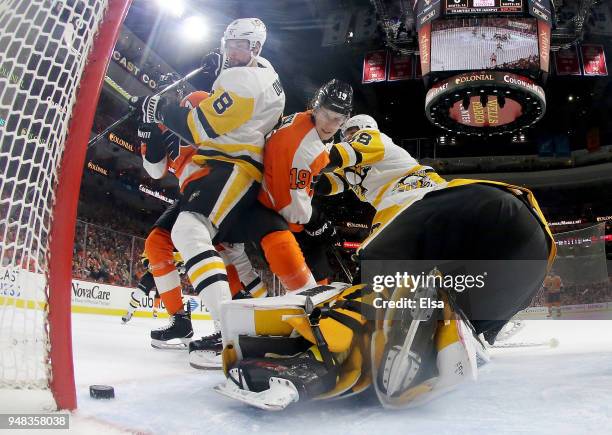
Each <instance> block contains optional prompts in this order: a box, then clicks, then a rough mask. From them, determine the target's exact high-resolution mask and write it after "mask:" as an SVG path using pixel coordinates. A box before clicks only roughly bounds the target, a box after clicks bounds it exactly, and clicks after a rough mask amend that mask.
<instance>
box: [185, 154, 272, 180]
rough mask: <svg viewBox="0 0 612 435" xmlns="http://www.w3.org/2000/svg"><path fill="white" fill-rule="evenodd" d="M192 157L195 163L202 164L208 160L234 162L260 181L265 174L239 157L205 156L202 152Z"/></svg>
mask: <svg viewBox="0 0 612 435" xmlns="http://www.w3.org/2000/svg"><path fill="white" fill-rule="evenodd" d="M191 159H192V160H193V163H195V164H196V165H200V166H204V165H206V161H207V160H218V161H221V162H227V163H232V164H234V165H237V166H238V167H240V168H241V169H242V170H243V171H244V172H246V173H247V174H249V175H250V176H251V178H253V180H255V181H257V182H258V183H261V180H262V178H263V174H262V172H261V170H260V169H258V168H256V167H255V166H254V165H252V164H250V163H249V162H246V161H244V160H242V159H240V158H238V157H237V158H230V157H225V156H203V155H201V154H196V155H195V156H193V157H192V158H191Z"/></svg>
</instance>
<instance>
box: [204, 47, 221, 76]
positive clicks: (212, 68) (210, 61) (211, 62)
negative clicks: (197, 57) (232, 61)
mask: <svg viewBox="0 0 612 435" xmlns="http://www.w3.org/2000/svg"><path fill="white" fill-rule="evenodd" d="M222 67H223V56H222V55H221V52H220V50H218V49H217V50H213V51H211V52H210V53H208V54H207V55H206V56H204V57H203V58H202V74H206V75H208V76H212V77H215V78H216V77H218V76H219V74H221V68H222Z"/></svg>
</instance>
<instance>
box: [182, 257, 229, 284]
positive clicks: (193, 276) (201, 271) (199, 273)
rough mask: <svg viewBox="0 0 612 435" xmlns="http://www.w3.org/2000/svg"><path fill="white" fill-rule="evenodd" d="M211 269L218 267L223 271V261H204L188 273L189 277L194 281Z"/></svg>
mask: <svg viewBox="0 0 612 435" xmlns="http://www.w3.org/2000/svg"><path fill="white" fill-rule="evenodd" d="M213 269H219V270H221V271H223V272H225V263H223V262H222V261H213V262H211V263H206V264H204V265H203V266H201V267H198V268H197V269H196V270H194V271H193V273H191V274H189V279H190V280H191V282H195V281H196V280H197V279H198V278H199V277H200V276H202V275H203V274H205V273H206V272H210V271H211V270H213Z"/></svg>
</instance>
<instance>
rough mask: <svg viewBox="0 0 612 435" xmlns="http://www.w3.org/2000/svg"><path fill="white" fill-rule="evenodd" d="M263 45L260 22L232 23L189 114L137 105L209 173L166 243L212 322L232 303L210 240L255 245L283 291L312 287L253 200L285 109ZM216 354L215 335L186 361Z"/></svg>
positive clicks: (288, 240) (147, 102)
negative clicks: (214, 72)
mask: <svg viewBox="0 0 612 435" xmlns="http://www.w3.org/2000/svg"><path fill="white" fill-rule="evenodd" d="M265 40H266V28H265V25H264V24H263V22H261V20H259V19H257V18H245V19H238V20H235V21H233V22H232V23H231V24H230V25H229V26H228V27H227V29H226V31H225V33H224V36H223V39H222V44H221V54H222V56H217V55H214V54H212V55H210V56H209V57H207V59H206V62H211V63H212V64H213V67H212V68H210V69H215V68H217V69H218V70H219V71H220V73H219V76H218V77H217V79H216V80H215V82H214V84H213V86H212V94H211V96H210V97H209V98H207V99H205V100H204V101H202V102H201V103H199V104H198V105H197V107H194V108H193V109H187V108H181V107H179V106H178V105H177V104H176V103H173V102H172V101H170V100H167V99H164V98H158V97H141V98H139V99H138V100H137V101H135V106H136V107H137V108H139V109H140V110H141V116H142V121H143V122H162V123H163V124H164V125H166V126H167V127H168V128H169V129H170V130H172V131H174V132H175V133H176V134H178V135H179V136H181V137H182V138H184V139H185V140H187V141H188V142H190V143H195V144H196V145H197V146H198V147H199V148H200V149H199V152H198V155H197V156H195V157H194V161H197V162H198V163H199V164H201V165H202V168H203V170H204V171H207V174H206V175H205V176H203V177H201V178H199V179H197V180H194V181H192V182H190V183H189V184H188V186H187V187H186V188H185V190H184V191H183V198H182V199H181V213H180V214H179V216H178V218H177V221H176V223H175V225H174V227H173V230H172V241H173V242H174V245H175V246H176V247H177V248H178V250H179V251H180V252H181V254H182V255H183V258H184V259H185V265H186V267H187V273H188V275H189V277H190V280H191V282H192V285H193V287H194V288H195V289H196V291H197V292H198V293H199V294H200V295H201V298H202V299H203V300H204V301H205V303H206V306H207V307H208V308H209V310H210V312H211V316H212V317H213V319H214V320H215V321H218V320H219V306H220V304H221V303H222V302H223V301H226V300H230V299H231V298H230V290H229V286H228V282H227V274H226V271H225V267H224V265H223V261H222V260H221V258H220V257H219V255H218V254H217V253H216V251H215V250H214V248H213V244H214V243H216V242H228V243H239V242H245V241H247V240H253V241H256V242H257V243H260V245H261V247H262V248H263V251H264V253H265V256H266V259H267V260H268V263H269V264H270V269H271V270H272V271H273V272H274V273H275V274H276V275H277V276H278V277H279V279H280V280H281V282H282V283H283V285H284V286H285V287H286V288H288V289H299V288H301V287H305V286H311V285H314V284H315V281H314V278H313V277H312V274H311V273H310V271H309V269H308V267H307V266H306V263H305V261H304V258H303V255H302V254H301V251H300V249H299V246H298V245H297V242H296V241H295V238H294V237H293V235H292V234H291V232H290V231H288V227H287V224H286V222H285V221H284V219H282V217H280V216H279V215H278V214H276V213H274V212H273V211H271V210H268V209H266V208H265V207H263V206H262V205H260V204H259V203H257V200H256V198H257V193H258V190H259V182H260V181H261V179H262V169H263V147H264V142H265V137H266V135H267V134H268V133H269V132H270V131H271V130H272V129H273V128H274V126H275V125H276V124H277V123H278V121H279V120H280V118H281V115H282V113H283V109H284V105H285V94H284V91H283V88H282V86H281V83H280V79H279V77H278V75H277V74H276V72H275V71H274V68H273V67H272V65H271V64H270V63H269V62H268V61H267V60H265V59H264V58H262V57H260V53H261V49H262V47H263V45H264V43H265ZM215 63H216V64H217V67H215V66H214V65H215ZM240 215H249V217H250V219H249V224H248V225H244V224H242V225H239V224H240V222H239V219H238V217H239V216H240ZM213 239H214V241H213ZM220 351H221V337H220V332H219V331H217V332H215V333H214V334H213V335H212V336H210V337H204V338H203V339H202V340H197V341H195V342H192V343H191V345H190V363H191V364H192V365H193V366H197V367H202V368H207V367H211V368H212V367H220Z"/></svg>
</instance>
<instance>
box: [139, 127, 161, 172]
mask: <svg viewBox="0 0 612 435" xmlns="http://www.w3.org/2000/svg"><path fill="white" fill-rule="evenodd" d="M138 138H139V139H140V143H141V145H140V146H141V153H142V154H143V155H144V157H145V158H146V159H147V161H149V162H151V163H157V162H160V161H161V160H162V159H163V158H164V157H165V156H166V147H165V146H164V141H163V133H162V131H161V130H160V129H159V127H158V125H157V124H144V123H140V124H139V125H138ZM143 144H144V147H145V148H144V150H143V149H142V147H143Z"/></svg>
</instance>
